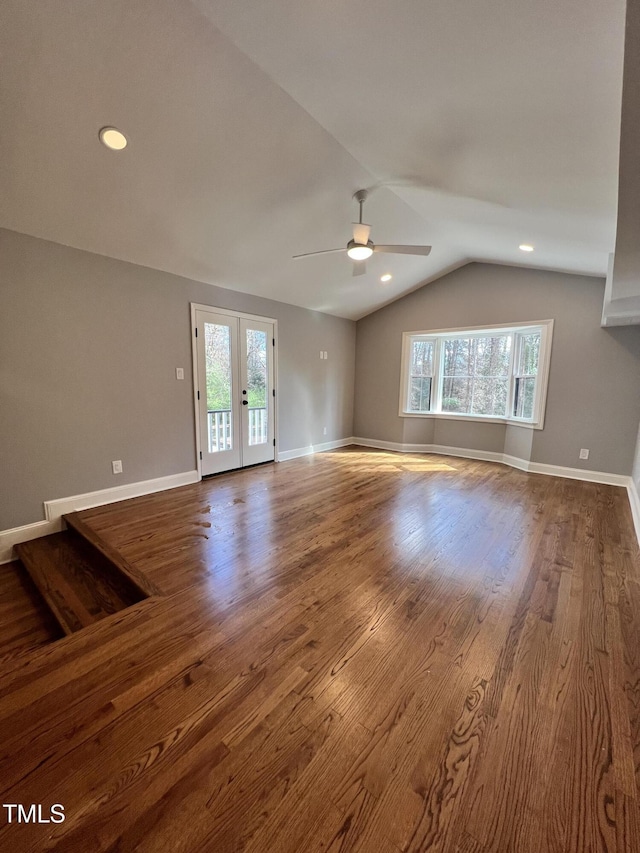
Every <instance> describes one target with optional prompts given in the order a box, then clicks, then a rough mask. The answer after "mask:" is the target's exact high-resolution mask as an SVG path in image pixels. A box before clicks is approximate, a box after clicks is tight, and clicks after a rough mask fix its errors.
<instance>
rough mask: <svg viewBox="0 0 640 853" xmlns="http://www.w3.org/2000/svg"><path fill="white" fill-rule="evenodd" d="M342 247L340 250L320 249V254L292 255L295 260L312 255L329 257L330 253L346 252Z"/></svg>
mask: <svg viewBox="0 0 640 853" xmlns="http://www.w3.org/2000/svg"><path fill="white" fill-rule="evenodd" d="M346 251H347V250H346V249H345V248H344V246H343V247H342V248H341V249H322V251H320V252H305V253H304V254H303V255H293V258H294V260H295V259H296V258H310V257H311V256H312V255H330V254H331V252H346Z"/></svg>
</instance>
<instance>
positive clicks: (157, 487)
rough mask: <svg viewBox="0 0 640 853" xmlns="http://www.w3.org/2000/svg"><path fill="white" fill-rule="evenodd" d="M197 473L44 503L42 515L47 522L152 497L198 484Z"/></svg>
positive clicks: (160, 478)
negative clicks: (134, 499)
mask: <svg viewBox="0 0 640 853" xmlns="http://www.w3.org/2000/svg"><path fill="white" fill-rule="evenodd" d="M200 479H201V478H200V474H198V472H197V471H184V472H183V473H182V474H170V475H169V476H168V477H156V479H154V480H142V481H141V482H139V483H128V484H127V485H125V486H113V487H112V488H110V489H99V490H98V491H97V492H87V493H86V494H84V495H73V496H72V497H70V498H58V499H57V500H54V501H45V503H44V514H45V517H46V519H47V521H52V520H53V519H56V518H60V516H61V515H64V514H65V513H67V512H78V511H79V510H81V509H91V508H92V507H94V506H103V505H104V504H112V503H116V502H117V501H126V500H128V499H129V498H139V497H142V496H143V495H152V494H153V493H154V492H164V491H165V490H166V489H177V488H178V486H190V485H191V484H192V483H199V482H200Z"/></svg>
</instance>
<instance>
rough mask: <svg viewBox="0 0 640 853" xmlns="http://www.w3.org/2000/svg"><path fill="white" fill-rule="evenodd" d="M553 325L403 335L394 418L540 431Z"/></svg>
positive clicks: (546, 323) (407, 333) (547, 323)
mask: <svg viewBox="0 0 640 853" xmlns="http://www.w3.org/2000/svg"><path fill="white" fill-rule="evenodd" d="M552 328H553V321H552V320H546V321H544V322H541V323H535V324H529V323H528V324H526V325H517V326H505V327H502V326H497V327H496V326H493V327H490V328H484V329H450V330H447V331H438V332H405V334H404V336H403V358H402V392H401V399H400V414H401V415H402V416H404V417H411V416H413V417H419V416H430V417H450V418H456V417H460V418H465V419H471V420H499V421H512V422H516V423H522V424H527V425H529V426H534V427H538V428H541V427H542V423H543V419H544V405H545V399H546V386H547V377H548V371H549V356H550V351H551V333H552Z"/></svg>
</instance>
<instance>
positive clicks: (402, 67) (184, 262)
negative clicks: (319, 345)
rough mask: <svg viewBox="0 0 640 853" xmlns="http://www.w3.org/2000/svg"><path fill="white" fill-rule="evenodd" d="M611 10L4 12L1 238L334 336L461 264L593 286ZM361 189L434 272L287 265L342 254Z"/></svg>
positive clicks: (48, 6) (453, 4)
mask: <svg viewBox="0 0 640 853" xmlns="http://www.w3.org/2000/svg"><path fill="white" fill-rule="evenodd" d="M624 13H625V4H624V0H606V2H603V0H535V2H531V0H475V2H471V1H470V0H467V2H463V0H429V2H425V0H402V2H401V3H397V2H396V3H392V2H389V0H368V2H366V3H365V2H363V1H362V0H349V2H347V3H345V2H344V0H341V2H338V0H322V2H319V3H300V2H299V0H297V2H294V0H271V2H268V3H265V2H264V0H242V2H238V0H194V2H188V0H136V2H135V3H132V2H130V0H100V2H98V0H82V2H78V0H56V2H55V3H43V2H41V0H4V2H3V3H2V5H1V7H0V87H1V88H0V110H1V116H2V120H1V128H0V185H1V192H0V226H1V227H5V228H10V229H14V230H17V231H23V232H26V233H28V234H33V235H36V236H39V237H43V238H45V239H49V240H55V241H57V242H60V243H64V244H67V245H71V246H75V247H78V248H81V249H87V250H89V251H93V252H97V253H100V254H105V255H109V256H112V257H116V258H121V259H124V260H128V261H132V262H135V263H138V264H143V265H146V266H150V267H154V268H157V269H162V270H166V271H169V272H174V273H177V274H180V275H184V276H187V277H190V278H195V279H198V280H201V281H206V282H211V283H214V284H218V285H220V286H223V287H229V288H235V289H238V290H242V291H246V292H249V293H254V294H259V295H261V296H267V297H270V298H273V299H278V300H282V301H285V302H291V303H293V304H297V305H302V306H305V307H309V308H314V309H318V310H322V311H327V312H330V313H334V314H338V315H341V316H345V317H360V316H362V315H364V314H366V313H368V312H370V311H372V310H374V309H375V308H377V307H379V306H380V305H383V304H385V303H387V302H389V301H392V300H393V299H395V298H397V297H398V296H399V295H401V294H403V293H406V292H408V291H410V290H412V289H414V288H415V287H417V286H419V285H420V284H422V283H423V282H425V281H429V280H431V279H433V278H435V277H438V276H439V275H441V274H442V273H443V272H445V271H447V270H448V269H451V268H453V267H455V266H459V265H461V264H463V263H465V262H467V261H468V260H471V259H480V260H488V261H495V262H498V263H505V264H525V263H526V264H527V265H530V266H540V267H544V268H550V269H559V270H567V271H571V272H580V273H587V274H594V275H604V274H605V273H606V269H607V258H608V255H609V253H610V252H612V251H613V248H614V243H615V231H616V199H617V176H618V146H619V134H620V104H621V90H622V60H623V43H624ZM104 125H115V126H116V127H118V128H120V129H121V130H122V131H123V132H124V133H125V134H126V135H127V137H128V139H129V145H128V146H127V148H126V149H125V150H124V151H122V152H119V153H115V152H111V151H108V150H106V149H105V148H104V147H102V146H101V145H100V143H99V142H98V130H99V129H100V128H101V127H103V126H104ZM361 187H367V188H370V189H372V193H371V196H370V199H369V201H368V202H367V206H366V208H365V219H366V220H367V221H368V222H370V223H371V225H372V237H373V239H374V240H375V241H377V242H383V243H429V244H432V245H433V247H434V248H433V251H432V253H431V255H430V256H429V257H427V258H420V257H409V256H393V255H374V257H373V258H372V259H371V261H370V262H369V264H368V271H367V274H366V275H363V276H359V277H357V278H354V277H352V275H351V264H350V262H349V261H348V260H347V258H346V257H345V256H344V255H341V254H336V255H326V256H320V257H314V258H308V259H305V260H299V261H294V260H292V259H291V256H292V255H294V254H297V253H302V252H311V251H314V250H316V249H326V248H334V247H338V246H341V245H344V244H345V243H346V241H347V240H348V239H349V236H350V222H351V221H352V220H353V219H354V218H355V216H356V212H357V211H356V206H355V204H354V202H353V201H352V195H353V193H354V192H355V191H356V190H357V189H359V188H361ZM523 242H526V243H531V244H533V245H534V246H535V252H533V253H531V254H530V255H528V256H526V257H525V256H524V255H523V253H522V252H520V251H519V249H518V245H519V244H520V243H523ZM385 272H389V273H392V275H393V278H392V280H391V281H390V282H388V283H386V284H383V283H381V282H380V276H381V274H382V273H385Z"/></svg>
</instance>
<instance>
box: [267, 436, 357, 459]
mask: <svg viewBox="0 0 640 853" xmlns="http://www.w3.org/2000/svg"><path fill="white" fill-rule="evenodd" d="M349 444H355V439H354V438H351V437H349V438H339V439H337V441H325V442H324V443H323V444H309V445H307V447H296V448H295V449H294V450H282V451H280V452H279V453H278V462H287V461H288V460H289V459H299V458H300V457H301V456H311V454H312V453H322V452H323V451H324V450H336V449H337V448H338V447H346V446H347V445H349Z"/></svg>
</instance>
